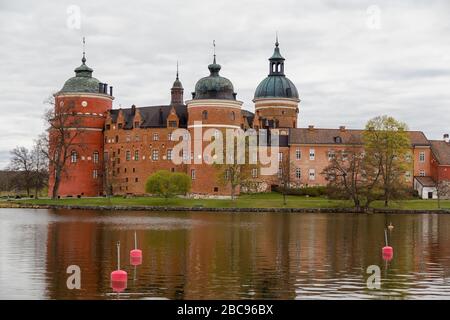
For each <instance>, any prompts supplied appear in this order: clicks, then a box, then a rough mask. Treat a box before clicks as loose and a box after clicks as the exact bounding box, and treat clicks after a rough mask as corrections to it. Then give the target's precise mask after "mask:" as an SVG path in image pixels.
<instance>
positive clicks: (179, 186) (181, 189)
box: [145, 170, 191, 199]
mask: <svg viewBox="0 0 450 320" xmlns="http://www.w3.org/2000/svg"><path fill="white" fill-rule="evenodd" d="M190 190H191V179H190V177H189V176H188V175H187V174H185V173H181V172H169V171H167V170H160V171H157V172H155V173H154V174H152V175H151V176H150V177H149V178H148V180H147V182H146V184H145V191H146V192H147V193H151V194H156V195H159V196H161V197H164V198H166V199H168V198H170V197H173V196H175V195H178V194H186V193H188V192H189V191H190Z"/></svg>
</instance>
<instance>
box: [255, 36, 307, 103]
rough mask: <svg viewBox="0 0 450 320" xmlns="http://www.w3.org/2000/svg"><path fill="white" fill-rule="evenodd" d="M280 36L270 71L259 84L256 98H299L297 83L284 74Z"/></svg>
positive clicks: (272, 57) (270, 63) (270, 59)
mask: <svg viewBox="0 0 450 320" xmlns="http://www.w3.org/2000/svg"><path fill="white" fill-rule="evenodd" d="M278 46H279V43H278V38H277V41H276V42H275V50H274V52H273V55H272V56H271V57H270V58H269V66H270V71H269V75H268V76H267V78H265V79H264V80H263V81H261V83H260V84H259V85H258V87H257V88H256V91H255V99H258V98H290V99H298V98H299V95H298V91H297V88H296V87H295V85H294V84H293V83H292V81H291V80H289V79H288V78H287V77H286V76H285V74H284V60H285V59H284V58H283V56H282V55H281V53H280V48H279V47H278Z"/></svg>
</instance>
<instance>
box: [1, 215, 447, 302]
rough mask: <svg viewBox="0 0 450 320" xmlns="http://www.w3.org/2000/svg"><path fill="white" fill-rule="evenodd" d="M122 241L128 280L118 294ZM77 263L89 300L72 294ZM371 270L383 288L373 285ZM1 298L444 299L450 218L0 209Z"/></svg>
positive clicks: (80, 293)
mask: <svg viewBox="0 0 450 320" xmlns="http://www.w3.org/2000/svg"><path fill="white" fill-rule="evenodd" d="M390 222H392V223H393V225H394V227H395V228H394V230H393V231H392V232H390V234H389V238H390V242H391V243H390V244H391V245H392V246H393V248H394V258H393V259H392V261H390V262H386V261H384V260H383V259H382V255H381V248H382V247H383V245H384V227H385V226H386V225H387V224H389V223H390ZM134 231H136V232H137V237H138V247H139V248H140V249H142V251H143V264H142V265H140V266H138V267H136V268H135V267H133V266H131V265H130V262H129V251H130V250H131V249H133V247H134ZM117 241H120V242H121V267H122V269H124V270H125V271H127V272H128V288H127V290H126V291H125V292H124V293H122V294H120V295H119V296H118V295H116V294H113V293H112V289H111V288H110V280H109V278H110V273H111V272H112V271H113V270H115V269H116V267H117V261H116V242H117ZM70 265H78V266H79V267H80V268H81V289H80V290H76V289H74V290H69V289H68V288H67V285H66V281H67V278H68V277H69V276H70V274H67V273H66V269H67V267H68V266H70ZM370 265H376V266H379V267H380V271H381V288H380V289H379V290H377V289H372V290H371V289H369V288H368V287H367V285H366V281H367V279H368V277H369V276H370V274H368V273H367V268H368V267H369V266H370ZM0 289H1V290H0V298H1V299H130V298H132V299H241V298H244V299H392V298H399V299H429V298H432V299H433V298H436V299H447V298H450V215H422V214H416V215H385V214H372V215H357V214H317V213H312V214H276V213H258V214H257V213H248V214H245V213H231V212H230V213H207V212H173V213H166V212H161V213H151V212H100V211H65V210H31V209H0Z"/></svg>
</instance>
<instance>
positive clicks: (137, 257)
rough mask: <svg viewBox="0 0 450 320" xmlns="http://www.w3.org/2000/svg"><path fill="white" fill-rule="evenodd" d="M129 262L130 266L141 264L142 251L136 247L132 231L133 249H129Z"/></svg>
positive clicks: (135, 239) (135, 237)
mask: <svg viewBox="0 0 450 320" xmlns="http://www.w3.org/2000/svg"><path fill="white" fill-rule="evenodd" d="M130 263H131V265H132V266H139V265H141V264H142V251H141V250H139V249H138V248H137V236H136V231H135V232H134V249H133V250H131V251H130Z"/></svg>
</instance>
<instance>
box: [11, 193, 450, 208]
mask: <svg viewBox="0 0 450 320" xmlns="http://www.w3.org/2000/svg"><path fill="white" fill-rule="evenodd" d="M14 201H15V202H17V203H26V204H33V205H39V204H40V205H77V206H165V207H199V206H201V207H205V208H351V207H352V206H353V204H352V202H351V201H345V200H330V199H326V198H321V197H318V198H313V197H300V196H288V197H287V205H283V197H282V195H280V194H278V193H263V194H252V195H242V196H240V197H239V198H238V199H236V200H235V201H231V200H222V199H183V198H171V199H164V198H157V197H134V198H123V197H112V198H109V199H108V198H81V199H77V198H68V199H59V200H51V199H37V200H36V199H27V200H14ZM372 207H373V208H383V207H384V204H383V202H382V201H376V202H374V203H373V204H372ZM389 208H391V209H404V210H434V209H438V203H437V200H402V201H393V202H391V204H390V206H389ZM441 208H443V209H450V200H445V201H441Z"/></svg>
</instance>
